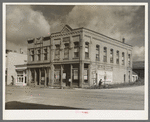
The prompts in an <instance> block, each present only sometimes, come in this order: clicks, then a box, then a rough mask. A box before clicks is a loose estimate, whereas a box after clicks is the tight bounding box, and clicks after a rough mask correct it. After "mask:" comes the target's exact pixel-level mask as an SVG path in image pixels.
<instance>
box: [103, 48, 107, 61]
mask: <svg viewBox="0 0 150 122" xmlns="http://www.w3.org/2000/svg"><path fill="white" fill-rule="evenodd" d="M103 62H107V47H104V56H103Z"/></svg>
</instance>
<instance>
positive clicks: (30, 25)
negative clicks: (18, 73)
mask: <svg viewBox="0 0 150 122" xmlns="http://www.w3.org/2000/svg"><path fill="white" fill-rule="evenodd" d="M6 10H7V11H6V40H7V48H9V49H13V50H14V49H15V50H17V51H18V50H19V48H20V47H22V48H24V49H26V44H27V39H29V38H35V37H40V36H46V35H48V33H49V32H50V25H49V24H48V22H47V21H46V19H45V17H44V16H43V14H42V13H41V12H38V11H34V10H33V9H32V8H31V7H30V6H21V5H17V6H14V5H9V6H7V7H6ZM12 44H13V45H12ZM25 52H26V51H25Z"/></svg>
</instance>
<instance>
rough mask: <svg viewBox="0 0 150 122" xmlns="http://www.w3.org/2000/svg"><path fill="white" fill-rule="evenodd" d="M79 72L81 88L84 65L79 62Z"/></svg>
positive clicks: (80, 85)
mask: <svg viewBox="0 0 150 122" xmlns="http://www.w3.org/2000/svg"><path fill="white" fill-rule="evenodd" d="M79 69H80V71H79V73H80V80H79V87H82V85H83V80H84V79H83V73H84V63H82V62H80V68H79Z"/></svg>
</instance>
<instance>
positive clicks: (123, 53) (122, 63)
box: [122, 52, 124, 65]
mask: <svg viewBox="0 0 150 122" xmlns="http://www.w3.org/2000/svg"><path fill="white" fill-rule="evenodd" d="M122 65H124V52H122Z"/></svg>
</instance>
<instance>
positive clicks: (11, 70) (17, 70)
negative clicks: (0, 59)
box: [5, 50, 27, 85]
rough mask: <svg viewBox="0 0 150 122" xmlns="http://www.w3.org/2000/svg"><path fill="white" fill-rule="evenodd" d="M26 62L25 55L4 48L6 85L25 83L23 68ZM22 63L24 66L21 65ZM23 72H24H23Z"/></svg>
mask: <svg viewBox="0 0 150 122" xmlns="http://www.w3.org/2000/svg"><path fill="white" fill-rule="evenodd" d="M26 63H27V55H25V54H22V53H17V52H13V51H8V50H6V69H5V83H6V85H11V84H13V85H25V84H23V82H21V81H24V80H25V76H26V75H25V74H26V73H25V72H26V71H25V70H26V68H27V67H26V66H25V64H26ZM22 65H24V66H25V67H26V68H25V67H22ZM23 72H24V74H23Z"/></svg>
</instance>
